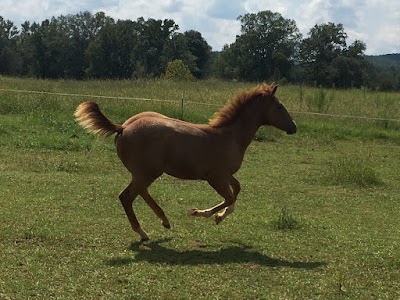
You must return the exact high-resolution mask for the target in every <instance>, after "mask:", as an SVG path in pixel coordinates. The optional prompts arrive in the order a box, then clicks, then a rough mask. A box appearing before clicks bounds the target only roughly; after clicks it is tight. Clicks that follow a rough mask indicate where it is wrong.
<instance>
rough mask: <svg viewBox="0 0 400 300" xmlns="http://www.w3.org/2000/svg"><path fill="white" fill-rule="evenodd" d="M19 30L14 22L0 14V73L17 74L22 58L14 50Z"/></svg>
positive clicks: (19, 70)
mask: <svg viewBox="0 0 400 300" xmlns="http://www.w3.org/2000/svg"><path fill="white" fill-rule="evenodd" d="M18 34H19V31H18V29H17V27H15V25H14V23H13V22H11V21H9V20H4V19H3V17H1V16H0V74H6V75H19V74H20V72H21V68H22V58H21V56H20V53H19V52H16V51H15V50H16V45H17V38H18Z"/></svg>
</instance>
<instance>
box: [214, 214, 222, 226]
mask: <svg viewBox="0 0 400 300" xmlns="http://www.w3.org/2000/svg"><path fill="white" fill-rule="evenodd" d="M222 220H223V218H222V217H221V216H215V224H216V225H218V224H219V223H221V222H222Z"/></svg>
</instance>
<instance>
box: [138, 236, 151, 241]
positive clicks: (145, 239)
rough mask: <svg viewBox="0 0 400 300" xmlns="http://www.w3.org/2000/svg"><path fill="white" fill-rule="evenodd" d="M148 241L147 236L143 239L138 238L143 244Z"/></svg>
mask: <svg viewBox="0 0 400 300" xmlns="http://www.w3.org/2000/svg"><path fill="white" fill-rule="evenodd" d="M149 240H150V238H149V237H148V236H144V237H142V238H140V243H144V242H147V241H149Z"/></svg>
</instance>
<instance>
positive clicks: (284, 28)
mask: <svg viewBox="0 0 400 300" xmlns="http://www.w3.org/2000/svg"><path fill="white" fill-rule="evenodd" d="M238 20H239V21H240V22H241V35H240V36H237V37H236V41H235V43H233V44H231V45H230V46H227V47H225V48H224V49H223V51H222V52H223V53H222V54H221V58H220V59H222V60H223V61H224V62H219V63H220V64H221V65H224V70H221V71H220V73H222V74H226V75H228V76H229V74H238V76H239V78H237V79H240V80H245V81H257V80H266V79H271V78H273V77H289V76H290V70H291V67H292V65H293V59H294V57H295V54H296V50H297V49H298V45H299V43H300V39H301V34H300V33H299V30H298V28H297V26H296V22H295V21H293V20H290V19H285V18H283V17H282V15H281V14H279V13H273V12H271V11H262V12H259V13H257V14H245V15H244V16H239V17H238ZM274 75H275V76H274ZM276 79H278V78H276Z"/></svg>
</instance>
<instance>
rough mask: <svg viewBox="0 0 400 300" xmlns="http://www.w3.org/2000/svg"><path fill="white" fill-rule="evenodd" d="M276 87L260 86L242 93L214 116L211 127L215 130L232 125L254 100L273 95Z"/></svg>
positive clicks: (210, 123)
mask: <svg viewBox="0 0 400 300" xmlns="http://www.w3.org/2000/svg"><path fill="white" fill-rule="evenodd" d="M273 88H274V86H270V85H267V84H259V85H257V86H256V87H255V88H253V89H251V90H250V91H240V92H239V93H238V94H237V95H236V96H235V97H234V98H233V99H232V100H231V101H230V102H229V103H228V104H226V105H225V106H224V107H223V108H222V109H221V110H219V111H218V112H216V113H215V114H214V117H213V118H212V119H211V120H210V122H209V125H210V126H211V127H214V128H218V127H223V126H227V125H230V124H232V123H233V122H234V121H235V120H236V119H237V117H238V116H239V114H240V112H241V111H242V110H243V109H244V108H245V107H246V106H247V105H248V104H249V103H250V102H252V100H253V99H255V98H257V97H258V96H261V95H266V94H272V90H273Z"/></svg>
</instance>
